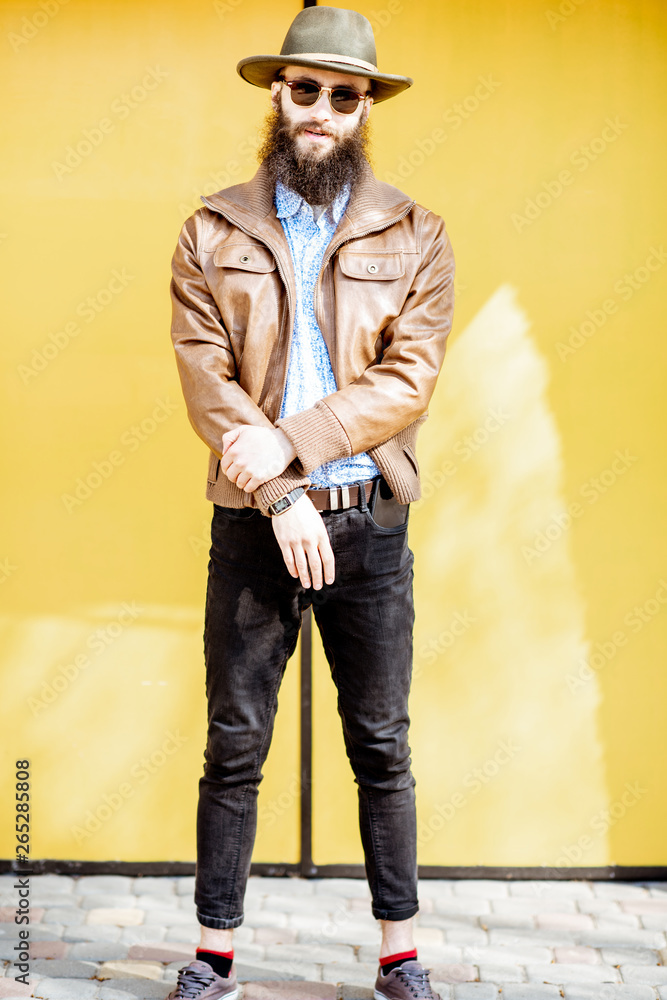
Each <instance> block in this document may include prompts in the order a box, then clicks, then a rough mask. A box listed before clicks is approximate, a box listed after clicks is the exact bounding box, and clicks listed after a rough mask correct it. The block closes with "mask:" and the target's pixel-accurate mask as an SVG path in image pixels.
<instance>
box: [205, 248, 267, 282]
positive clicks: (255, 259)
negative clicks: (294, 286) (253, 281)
mask: <svg viewBox="0 0 667 1000" xmlns="http://www.w3.org/2000/svg"><path fill="white" fill-rule="evenodd" d="M213 263H214V264H215V265H216V266H217V267H235V268H239V270H241V271H257V272H260V273H262V274H266V273H267V272H268V271H274V270H275V267H276V262H275V258H274V256H273V254H272V253H271V252H270V250H267V248H266V247H261V246H258V245H257V244H256V243H232V244H225V245H224V246H221V247H218V248H217V250H216V251H215V253H214V254H213Z"/></svg>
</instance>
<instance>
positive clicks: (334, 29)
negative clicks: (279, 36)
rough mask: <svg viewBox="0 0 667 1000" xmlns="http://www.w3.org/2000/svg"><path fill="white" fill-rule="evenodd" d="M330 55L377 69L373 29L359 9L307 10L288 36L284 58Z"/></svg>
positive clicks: (290, 29) (284, 46) (283, 53)
mask: <svg viewBox="0 0 667 1000" xmlns="http://www.w3.org/2000/svg"><path fill="white" fill-rule="evenodd" d="M310 52H328V53H331V54H335V55H340V56H345V57H346V58H348V59H359V60H361V61H363V62H366V63H370V64H371V65H372V66H377V54H376V51H375V38H374V37H373V27H372V25H371V22H370V21H369V20H368V18H366V17H364V15H363V14H359V13H358V11H356V10H346V9H345V8H343V7H319V6H318V7H305V8H304V9H303V10H301V11H299V13H298V14H297V15H296V17H295V18H294V20H293V21H292V24H291V25H290V28H289V31H288V32H287V34H286V35H285V41H284V42H283V47H282V49H281V50H280V55H281V56H289V55H293V56H296V55H304V54H306V53H310Z"/></svg>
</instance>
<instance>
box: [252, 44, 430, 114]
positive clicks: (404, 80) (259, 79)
mask: <svg viewBox="0 0 667 1000" xmlns="http://www.w3.org/2000/svg"><path fill="white" fill-rule="evenodd" d="M282 66H309V67H311V68H312V69H326V70H330V71H333V72H336V73H345V74H346V75H347V76H363V77H366V78H367V79H369V80H372V81H373V88H372V90H373V101H374V103H375V104H378V103H379V102H380V101H386V100H387V99H388V98H389V97H395V96H396V94H400V93H401V91H403V90H407V89H408V87H411V86H412V84H413V82H414V81H413V80H412V78H411V77H409V76H394V75H393V74H391V73H377V72H372V71H371V70H368V69H362V68H361V67H360V66H359V67H358V66H353V67H352V66H350V64H349V63H337V62H323V61H322V60H320V59H309V58H308V57H307V56H298V55H285V56H248V57H247V59H241V61H240V62H239V63H238V65H237V67H236V72H237V73H238V74H239V76H240V77H242V78H243V79H244V80H245V81H246V82H247V83H252V84H253V86H255V87H264V88H265V89H266V90H270V89H271V84H272V83H273V81H274V80H275V78H276V73H277V72H278V70H279V69H280V68H281V67H282Z"/></svg>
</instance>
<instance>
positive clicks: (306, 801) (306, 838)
mask: <svg viewBox="0 0 667 1000" xmlns="http://www.w3.org/2000/svg"><path fill="white" fill-rule="evenodd" d="M312 639H313V612H312V610H311V608H308V609H307V610H306V611H305V612H304V615H303V619H302V625H301V797H300V802H301V815H300V820H301V855H300V861H299V868H300V873H301V875H302V877H308V876H309V875H314V874H315V866H314V865H313V641H312Z"/></svg>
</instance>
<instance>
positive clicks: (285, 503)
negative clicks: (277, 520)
mask: <svg viewBox="0 0 667 1000" xmlns="http://www.w3.org/2000/svg"><path fill="white" fill-rule="evenodd" d="M291 506H292V505H291V503H290V502H289V500H288V499H287V497H282V498H281V499H280V500H276V502H275V503H274V504H273V509H274V511H275V513H276V514H281V513H282V512H283V511H284V510H286V509H287V508H288V507H291Z"/></svg>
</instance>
